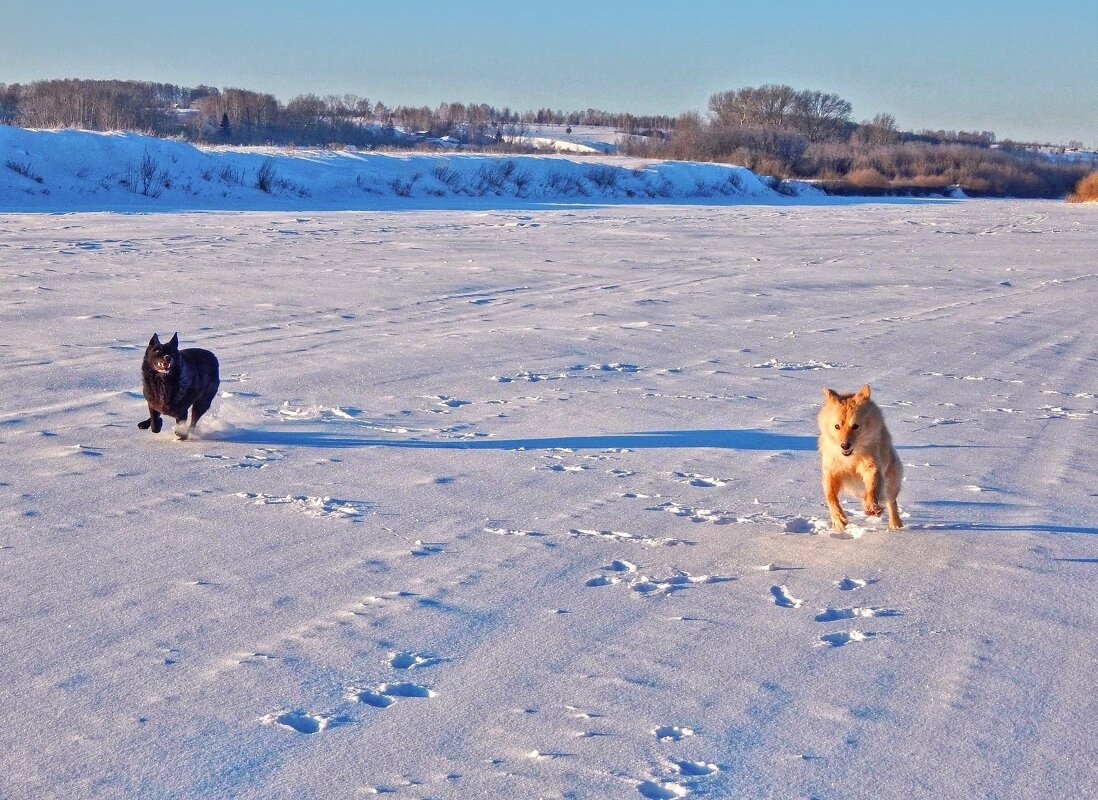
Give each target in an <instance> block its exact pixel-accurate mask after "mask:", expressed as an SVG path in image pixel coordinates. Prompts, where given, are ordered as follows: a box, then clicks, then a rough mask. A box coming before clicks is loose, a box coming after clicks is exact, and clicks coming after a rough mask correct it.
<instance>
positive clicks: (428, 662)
mask: <svg viewBox="0 0 1098 800" xmlns="http://www.w3.org/2000/svg"><path fill="white" fill-rule="evenodd" d="M448 660H449V659H446V658H442V657H440V656H436V655H434V654H432V653H414V652H411V651H409V650H402V651H401V652H399V653H389V666H390V667H392V668H393V669H426V668H427V667H433V666H435V665H437V664H441V663H442V662H443V661H448Z"/></svg>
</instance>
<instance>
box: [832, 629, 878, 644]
mask: <svg viewBox="0 0 1098 800" xmlns="http://www.w3.org/2000/svg"><path fill="white" fill-rule="evenodd" d="M876 635H877V634H875V633H866V632H865V631H859V630H849V631H837V632H835V633H825V634H824V635H823V636H821V637H820V641H821V642H822V643H824V644H827V645H831V646H832V647H842V646H843V645H847V644H850V643H851V642H864V641H866V640H867V639H872V638H874V637H875V636H876Z"/></svg>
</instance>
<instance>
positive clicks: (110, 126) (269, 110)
mask: <svg viewBox="0 0 1098 800" xmlns="http://www.w3.org/2000/svg"><path fill="white" fill-rule="evenodd" d="M0 123H3V124H12V125H19V126H22V127H30V128H59V127H74V128H86V129H91V130H136V131H140V132H144V133H149V134H152V135H155V136H179V137H183V138H186V139H189V140H192V141H199V142H202V141H206V142H210V141H221V142H226V143H232V144H281V145H302V146H310V145H332V144H339V145H354V146H359V147H375V146H398V147H409V146H421V145H422V144H423V142H424V141H425V140H427V139H435V140H437V139H439V138H441V137H451V138H452V139H453V141H454V142H457V143H461V144H466V145H472V146H478V147H486V148H493V147H494V148H499V149H505V150H510V151H514V150H521V149H523V147H526V146H528V145H524V144H523V137H524V136H525V134H526V133H527V132H528V131H529V128H530V127H531V126H534V125H544V124H557V125H569V126H578V125H597V126H611V127H614V128H615V129H617V130H618V131H620V132H622V141H621V151H622V152H624V153H625V154H627V155H634V156H639V157H644V158H672V159H682V160H693V161H699V160H700V161H717V162H727V163H736V164H743V165H745V166H747V167H749V168H751V169H752V170H754V171H756V172H758V173H760V174H766V175H775V176H778V177H783V178H789V177H795V178H805V179H814V180H819V181H821V182H823V184H824V185H825V187H827V188H829V189H830V190H832V191H858V192H863V193H864V192H867V191H868V192H881V193H885V192H891V193H895V192H900V193H903V192H914V193H927V192H932V191H943V190H945V189H946V188H947V187H949V186H954V185H959V186H961V187H962V188H963V189H964V190H965V191H967V192H969V193H972V194H977V195H980V194H988V195H1015V196H1024V197H1031V196H1047V197H1054V196H1063V195H1064V194H1066V193H1067V192H1068V191H1070V189H1071V188H1072V187H1073V186H1074V185H1075V183H1076V182H1077V181H1078V180H1079V179H1080V177H1081V176H1082V175H1083V174H1085V173H1086V172H1087V171H1088V169H1093V168H1094V166H1095V165H1094V164H1079V163H1075V164H1070V163H1056V162H1052V161H1050V160H1048V159H1047V158H1044V157H1040V156H1037V155H1035V154H1034V153H1033V152H1031V151H1032V149H1033V148H1032V147H1028V146H1026V145H1023V144H1019V143H1015V142H1009V141H1006V142H999V141H997V140H996V136H995V134H994V133H993V132H991V131H944V130H938V131H931V130H922V131H901V130H899V128H898V127H897V125H896V120H895V117H893V116H892V115H891V114H887V113H880V114H877V115H876V116H874V117H873V118H871V119H868V120H862V121H859V122H855V121H854V119H853V106H852V105H851V103H850V102H849V101H847V100H845V99H843V98H842V97H840V96H839V95H837V94H834V93H830V92H824V91H818V90H809V89H794V88H793V87H791V86H788V85H785V84H766V85H763V86H755V87H752V86H745V87H741V88H738V89H732V90H727V91H721V92H717V93H715V94H713V95H712V96H711V97H710V99H709V103H708V106H707V109H706V112H705V113H704V114H702V113H700V112H688V113H686V114H681V115H679V116H677V117H673V116H661V115H647V116H646V115H634V114H628V113H611V112H606V111H600V110H597V109H587V110H585V111H569V112H565V111H561V110H553V109H551V108H540V109H535V110H527V111H517V110H514V109H512V108H509V107H504V108H496V107H494V106H490V105H487V104H483V103H460V102H449V103H442V104H440V105H439V106H437V107H435V108H430V107H427V106H406V105H396V106H390V105H387V104H385V103H384V102H381V101H371V100H369V99H367V98H366V97H361V96H358V95H354V94H343V95H325V96H319V95H316V94H304V95H298V96H296V97H293V98H291V99H290V100H289V101H287V102H285V103H283V102H281V101H279V100H278V99H277V98H276V97H275V96H274V95H271V94H267V93H264V92H256V91H252V90H248V89H239V88H223V89H219V88H217V87H213V86H205V85H199V86H194V87H184V86H176V85H174V84H170V83H153V82H147V81H119V80H81V79H68V80H43V81H34V82H32V83H28V84H0Z"/></svg>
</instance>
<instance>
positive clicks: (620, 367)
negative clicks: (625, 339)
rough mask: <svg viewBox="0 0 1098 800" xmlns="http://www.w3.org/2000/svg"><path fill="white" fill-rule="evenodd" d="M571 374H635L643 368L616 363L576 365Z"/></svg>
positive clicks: (571, 368) (569, 369)
mask: <svg viewBox="0 0 1098 800" xmlns="http://www.w3.org/2000/svg"><path fill="white" fill-rule="evenodd" d="M568 371H569V372H584V371H594V372H625V373H634V372H640V371H641V368H640V367H638V366H637V365H636V364H621V363H618V362H614V363H613V364H576V365H574V366H571V367H569V368H568Z"/></svg>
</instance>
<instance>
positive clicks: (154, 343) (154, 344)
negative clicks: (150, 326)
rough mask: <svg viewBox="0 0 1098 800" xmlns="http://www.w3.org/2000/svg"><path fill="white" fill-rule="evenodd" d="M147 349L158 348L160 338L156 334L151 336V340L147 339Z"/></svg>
mask: <svg viewBox="0 0 1098 800" xmlns="http://www.w3.org/2000/svg"><path fill="white" fill-rule="evenodd" d="M149 347H160V337H159V336H158V335H157V334H155V333H154V334H153V338H151V339H149Z"/></svg>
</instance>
